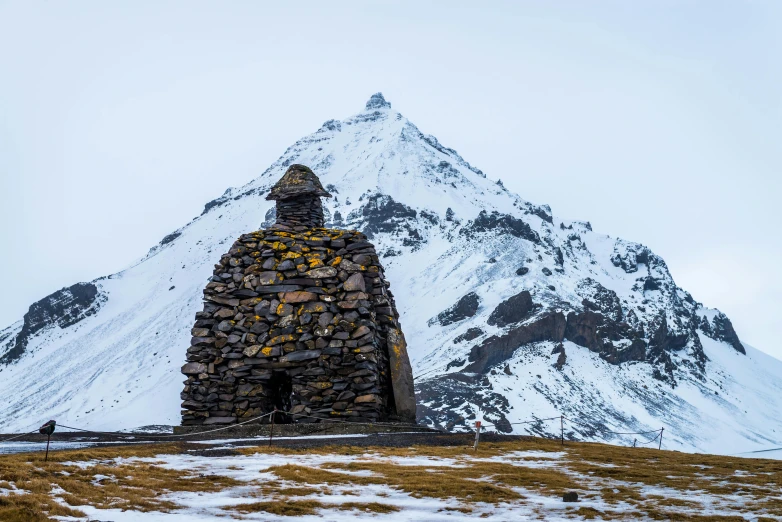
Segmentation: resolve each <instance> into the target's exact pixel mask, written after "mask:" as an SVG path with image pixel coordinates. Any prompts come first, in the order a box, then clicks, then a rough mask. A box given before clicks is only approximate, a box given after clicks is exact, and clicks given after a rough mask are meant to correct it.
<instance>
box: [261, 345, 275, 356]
mask: <svg viewBox="0 0 782 522" xmlns="http://www.w3.org/2000/svg"><path fill="white" fill-rule="evenodd" d="M272 350H273V348H272V347H271V346H264V347H263V348H261V353H262V354H264V355H265V356H266V357H269V356H270V355H271V354H272Z"/></svg>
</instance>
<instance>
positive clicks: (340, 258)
mask: <svg viewBox="0 0 782 522" xmlns="http://www.w3.org/2000/svg"><path fill="white" fill-rule="evenodd" d="M341 262H342V256H337V257H335V258H334V261H332V262H331V263H330V264H331V266H337V265H338V264H340V263H341Z"/></svg>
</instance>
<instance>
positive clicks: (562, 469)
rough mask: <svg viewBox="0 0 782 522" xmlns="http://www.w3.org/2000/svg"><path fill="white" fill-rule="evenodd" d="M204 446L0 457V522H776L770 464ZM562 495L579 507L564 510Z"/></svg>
mask: <svg viewBox="0 0 782 522" xmlns="http://www.w3.org/2000/svg"><path fill="white" fill-rule="evenodd" d="M203 449H204V446H203V445H195V444H190V445H188V444H167V445H162V444H157V445H143V446H119V447H116V446H115V447H111V448H102V449H86V450H73V451H58V452H53V453H51V454H50V455H49V461H48V462H44V461H43V454H41V453H21V454H15V455H5V456H0V520H2V521H4V522H16V521H19V522H35V521H44V520H88V519H99V520H113V521H116V522H123V521H130V520H148V519H149V520H151V519H150V518H148V517H149V516H151V515H152V514H155V515H156V517H157V518H155V520H162V521H165V520H168V519H169V518H170V520H172V521H173V520H177V521H178V520H212V519H214V520H220V519H222V520H225V519H226V518H228V519H246V520H275V519H286V518H287V519H288V520H290V519H292V518H296V519H306V518H310V517H311V518H312V519H313V520H314V519H316V518H318V517H325V518H326V519H327V520H342V519H366V518H372V519H377V520H459V519H466V518H476V517H482V518H490V519H492V520H525V519H529V520H681V521H704V522H705V521H728V520H757V521H766V520H782V462H780V461H775V460H763V459H742V458H735V457H724V456H713V455H695V454H687V453H679V452H673V451H665V450H663V451H658V450H653V449H644V448H627V447H620V446H610V445H604V444H591V443H566V445H565V446H564V447H563V446H560V445H559V443H557V442H554V441H549V440H545V439H536V438H529V439H523V440H519V441H514V442H501V443H485V444H481V446H480V448H479V449H478V451H473V449H472V447H467V446H445V447H442V446H424V445H421V446H412V447H409V448H386V447H369V448H367V447H360V448H359V447H350V446H332V447H322V448H317V449H306V450H292V449H284V448H266V447H242V448H234V449H231V450H229V451H227V452H226V451H224V452H222V453H220V456H204V452H203ZM569 491H575V492H577V493H578V495H579V502H578V503H565V502H563V501H562V495H563V493H565V492H569ZM183 516H185V517H186V518H182V517H183Z"/></svg>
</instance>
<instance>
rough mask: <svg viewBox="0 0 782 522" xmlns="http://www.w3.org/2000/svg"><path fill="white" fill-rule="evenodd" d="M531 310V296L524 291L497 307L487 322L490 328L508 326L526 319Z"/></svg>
mask: <svg viewBox="0 0 782 522" xmlns="http://www.w3.org/2000/svg"><path fill="white" fill-rule="evenodd" d="M532 309H533V304H532V296H531V295H530V293H529V291H527V290H524V291H523V292H520V293H518V294H516V295H514V296H512V297H509V298H508V299H506V300H505V301H503V302H501V303H500V304H499V305H497V308H495V309H494V310H493V311H492V313H491V315H489V319H488V321H487V322H488V323H489V324H490V325H492V326H501V327H502V326H508V325H509V324H512V323H518V322H520V321H523V320H524V319H526V318H527V316H528V315H529V314H530V312H532Z"/></svg>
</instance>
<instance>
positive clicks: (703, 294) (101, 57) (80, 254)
mask: <svg viewBox="0 0 782 522" xmlns="http://www.w3.org/2000/svg"><path fill="white" fill-rule="evenodd" d="M285 4H286V5H287V6H289V7H285V6H283V3H276V4H272V3H264V2H254V1H253V2H240V1H232V2H195V1H187V2H185V1H181V2H162V1H134V2H124V3H120V2H84V1H81V2H80V1H72V2H40V1H31V0H25V1H19V2H6V1H2V0H0V196H1V197H2V205H0V220H2V221H1V222H2V228H0V245H2V256H0V273H2V274H3V276H4V277H3V285H2V289H3V290H2V297H0V324H2V325H5V324H8V323H10V322H12V321H14V320H17V319H19V318H21V316H22V315H23V314H24V312H25V311H26V310H27V307H28V306H29V305H30V304H31V303H32V302H33V301H35V300H37V299H40V298H41V297H43V296H45V295H47V294H49V293H51V292H52V291H54V290H57V289H58V288H61V287H63V286H67V285H70V284H73V283H74V282H77V281H88V280H91V279H94V278H95V277H98V276H102V275H106V274H108V273H112V272H116V271H118V270H121V269H122V268H124V267H126V266H127V265H128V264H129V263H130V262H132V261H133V260H135V259H137V258H139V257H141V256H142V255H144V254H145V253H146V251H147V250H148V248H149V247H150V246H152V245H153V244H155V243H156V242H158V241H159V240H160V239H161V238H162V237H163V236H164V235H166V234H167V233H169V232H171V231H173V230H174V229H176V228H178V227H179V226H181V225H183V224H184V223H186V222H187V221H189V220H190V219H191V218H192V217H194V216H196V215H198V214H199V213H200V212H201V210H202V208H203V205H204V203H206V202H207V201H209V200H211V199H213V198H215V197H216V196H218V195H220V194H221V193H222V192H223V191H224V190H225V189H226V188H227V187H229V186H235V185H241V184H244V183H245V182H247V181H249V180H250V179H252V178H253V177H255V176H257V175H258V174H259V173H260V172H262V171H263V170H264V169H265V168H266V167H267V166H268V165H269V164H270V163H272V162H273V161H274V160H275V159H277V157H278V156H279V155H280V154H281V153H282V152H283V151H284V150H285V148H287V147H288V146H289V145H290V144H292V143H293V142H294V141H295V140H296V139H298V138H300V137H301V136H303V135H305V134H308V133H310V132H313V131H315V130H316V129H317V128H318V127H319V126H320V125H321V124H322V123H323V122H324V121H325V120H327V119H331V118H337V119H340V118H345V117H347V116H349V115H352V114H354V113H356V112H358V111H359V110H361V109H362V108H363V104H364V103H365V101H366V100H367V98H368V97H369V95H370V94H372V93H374V92H376V91H382V92H383V93H384V94H385V95H386V98H387V99H388V100H389V101H391V102H392V104H393V105H394V107H395V108H396V109H399V110H400V111H401V112H402V113H403V114H405V115H406V116H408V117H409V118H410V119H411V120H412V121H413V122H414V123H416V124H417V125H418V126H419V128H421V130H422V131H424V132H426V133H431V134H434V135H435V136H437V137H438V138H439V139H440V140H441V141H442V142H443V143H444V144H446V145H447V146H450V147H453V148H455V149H456V150H458V151H459V153H460V154H462V156H464V157H465V159H467V160H468V161H469V162H471V163H472V164H473V165H476V166H477V167H479V168H481V169H483V170H484V172H486V173H487V175H488V176H489V177H490V178H495V179H496V178H501V179H502V180H503V182H504V183H505V185H506V186H507V187H508V188H509V189H511V190H513V191H515V192H518V193H519V194H520V195H521V196H522V197H524V198H525V199H528V200H530V201H533V202H535V203H548V204H550V205H551V206H552V208H553V210H554V213H555V214H556V215H557V216H559V217H562V218H566V219H585V220H590V221H591V222H592V224H593V227H594V229H595V230H596V231H600V232H605V233H608V234H611V235H614V236H620V237H623V238H625V239H629V240H633V241H638V242H641V243H644V244H646V245H648V246H649V247H650V248H652V250H654V251H655V252H656V253H658V254H660V255H661V256H663V257H664V258H665V260H666V261H667V262H668V265H669V267H670V269H671V272H672V273H673V276H674V278H675V279H676V281H677V283H679V285H680V286H683V287H684V288H685V289H687V290H688V291H690V292H691V293H692V294H693V296H694V297H695V298H696V299H697V300H699V301H702V302H704V303H705V304H707V305H709V306H715V307H718V308H720V309H721V310H723V311H724V312H726V313H727V314H728V316H729V317H730V318H731V319H732V320H733V323H734V326H735V327H736V329H737V331H738V333H739V336H740V337H741V339H742V340H744V341H745V342H747V343H749V344H752V345H754V346H756V347H757V348H760V349H761V350H764V351H766V352H768V353H771V354H773V355H776V356H777V357H780V358H782V321H780V320H779V317H780V315H782V305H780V301H779V296H780V294H782V270H780V259H782V245H780V240H781V239H782V237H780V236H781V235H782V234H780V222H782V219H780V218H782V210H780V206H781V205H782V202H780V196H782V182H781V181H780V172H781V171H782V152H780V144H781V143H782V139H781V138H782V81H781V80H782V63H781V62H782V31H780V28H781V27H782V23H781V22H782V3H780V2H776V1H770V2H768V3H765V2H758V1H744V2H741V1H734V2H718V1H715V0H705V1H702V2H689V1H684V0H676V1H673V0H671V1H661V0H655V1H647V2H627V1H625V0H617V1H616V2H609V1H592V2H583V1H573V2H521V1H517V2H507V3H503V2H493V3H485V4H490V5H491V7H490V8H487V7H483V8H480V9H478V8H470V7H468V4H466V3H465V4H460V3H457V2H453V1H448V2H445V1H443V2H434V1H430V2H402V3H400V2H393V3H392V2H338V3H334V2H331V3H328V5H327V4H326V3H324V2H296V3H295V7H293V4H291V3H285Z"/></svg>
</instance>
